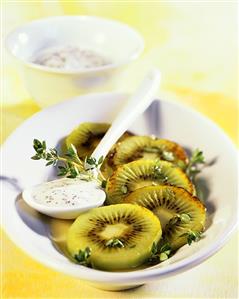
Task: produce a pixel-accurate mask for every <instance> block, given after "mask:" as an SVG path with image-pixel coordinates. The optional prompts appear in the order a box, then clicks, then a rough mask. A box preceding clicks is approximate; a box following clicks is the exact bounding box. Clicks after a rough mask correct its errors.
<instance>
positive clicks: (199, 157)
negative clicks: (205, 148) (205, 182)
mask: <svg viewBox="0 0 239 299" xmlns="http://www.w3.org/2000/svg"><path fill="white" fill-rule="evenodd" d="M203 163H205V158H204V156H203V152H202V151H201V150H199V149H196V150H195V151H194V152H193V153H192V155H191V157H190V159H189V162H188V164H187V165H186V169H185V172H186V174H187V176H188V177H189V178H190V179H194V178H195V175H196V174H198V173H199V172H200V170H199V169H198V165H199V164H203Z"/></svg>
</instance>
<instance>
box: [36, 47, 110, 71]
mask: <svg viewBox="0 0 239 299" xmlns="http://www.w3.org/2000/svg"><path fill="white" fill-rule="evenodd" d="M33 63H36V64H40V65H44V66H47V67H52V68H59V69H62V70H78V69H88V68H95V67H100V66H104V65H107V64H110V63H111V62H110V60H108V59H107V58H105V57H104V56H103V55H101V54H99V53H97V52H95V51H93V50H89V49H83V48H80V47H78V46H70V45H66V46H59V47H51V48H47V49H44V50H42V51H40V52H39V53H37V55H36V56H35V57H34V58H33Z"/></svg>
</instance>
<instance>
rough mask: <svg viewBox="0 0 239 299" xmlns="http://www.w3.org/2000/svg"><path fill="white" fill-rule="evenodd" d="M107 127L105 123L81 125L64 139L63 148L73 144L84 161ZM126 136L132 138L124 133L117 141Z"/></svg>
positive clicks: (129, 134)
mask: <svg viewBox="0 0 239 299" xmlns="http://www.w3.org/2000/svg"><path fill="white" fill-rule="evenodd" d="M109 127H110V124H107V123H90V122H85V123H81V124H80V125H79V126H78V127H77V128H75V129H74V130H73V131H72V132H71V133H70V134H69V135H68V136H67V137H66V139H65V142H64V144H63V148H69V147H70V145H71V144H73V145H74V146H75V147H76V149H77V153H78V156H79V157H80V158H81V159H84V158H85V157H86V156H88V157H89V156H90V155H91V154H92V153H93V151H94V149H95V148H96V146H97V145H98V143H99V142H100V140H101V139H102V138H103V137H104V135H105V133H106V132H107V130H108V129H109ZM128 136H132V134H131V133H130V132H125V133H124V134H123V135H122V136H121V138H120V139H119V141H121V140H124V139H125V138H127V137H128Z"/></svg>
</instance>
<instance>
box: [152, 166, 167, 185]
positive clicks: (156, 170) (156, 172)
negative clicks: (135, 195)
mask: <svg viewBox="0 0 239 299" xmlns="http://www.w3.org/2000/svg"><path fill="white" fill-rule="evenodd" d="M153 178H154V179H156V180H160V181H162V183H166V182H167V180H168V177H167V176H165V175H164V174H163V173H162V169H161V167H160V166H158V165H155V166H154V167H153Z"/></svg>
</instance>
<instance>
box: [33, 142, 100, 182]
mask: <svg viewBox="0 0 239 299" xmlns="http://www.w3.org/2000/svg"><path fill="white" fill-rule="evenodd" d="M33 148H34V150H35V151H36V153H35V155H34V156H33V157H31V159H33V160H40V159H42V160H46V161H47V163H46V166H49V165H53V166H57V168H58V174H57V175H58V176H66V177H67V178H77V177H79V178H80V179H83V180H87V181H90V180H92V179H94V176H93V173H92V170H94V169H97V172H98V174H99V175H100V176H101V179H102V180H103V181H105V178H104V177H103V175H102V173H101V172H100V170H99V166H100V165H101V164H102V162H103V157H100V158H99V160H98V161H97V160H96V159H95V158H93V157H86V159H85V161H84V162H83V161H82V160H81V159H80V158H79V156H78V154H77V149H76V148H75V146H74V145H73V144H71V145H70V147H69V148H68V149H67V152H66V153H65V155H63V156H60V155H59V154H58V152H57V150H56V149H55V148H50V149H48V148H47V146H46V142H45V141H42V142H41V141H39V140H37V139H34V140H33ZM59 163H60V165H59ZM100 182H101V181H100Z"/></svg>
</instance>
